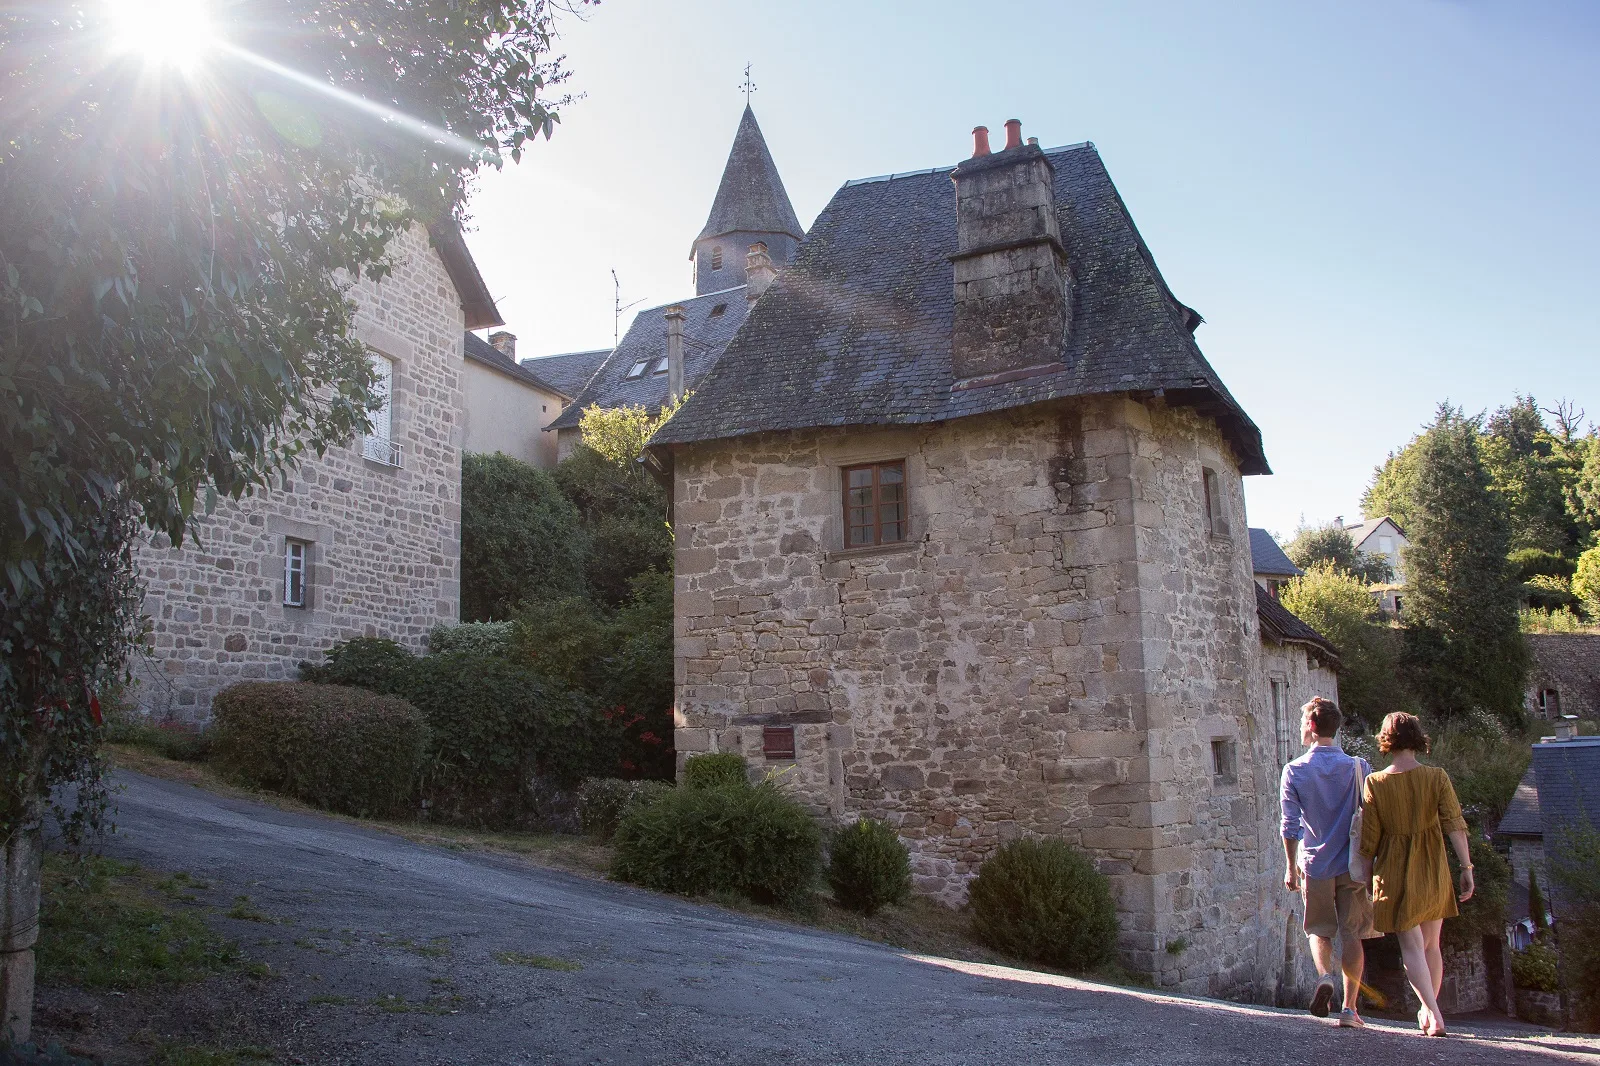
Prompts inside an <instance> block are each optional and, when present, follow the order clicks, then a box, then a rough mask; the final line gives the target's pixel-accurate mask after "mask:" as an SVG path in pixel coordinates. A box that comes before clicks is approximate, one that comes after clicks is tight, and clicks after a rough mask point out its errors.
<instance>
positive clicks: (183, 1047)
mask: <svg viewBox="0 0 1600 1066" xmlns="http://www.w3.org/2000/svg"><path fill="white" fill-rule="evenodd" d="M153 1061H154V1063H155V1066H247V1064H249V1063H260V1062H275V1061H277V1060H276V1059H275V1058H274V1057H273V1054H272V1052H270V1051H268V1050H267V1049H265V1048H259V1047H237V1048H217V1047H203V1046H201V1045H198V1044H167V1045H164V1046H163V1047H161V1048H160V1049H159V1050H158V1051H157V1052H156V1057H155V1059H154V1060H153Z"/></svg>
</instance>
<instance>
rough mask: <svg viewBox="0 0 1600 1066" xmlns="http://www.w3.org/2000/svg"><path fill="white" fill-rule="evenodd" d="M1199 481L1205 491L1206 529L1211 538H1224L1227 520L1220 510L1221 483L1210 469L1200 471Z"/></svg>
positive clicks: (1221, 502) (1226, 533) (1226, 530)
mask: <svg viewBox="0 0 1600 1066" xmlns="http://www.w3.org/2000/svg"><path fill="white" fill-rule="evenodd" d="M1200 480H1201V484H1202V486H1203V488H1204V490H1205V499H1206V529H1207V531H1208V532H1209V533H1210V534H1211V535H1212V536H1213V537H1226V536H1227V535H1228V519H1227V516H1226V515H1225V514H1224V512H1223V509H1222V505H1223V499H1222V482H1221V480H1220V479H1219V478H1218V477H1217V472H1216V471H1215V470H1213V469H1211V468H1210V467H1205V468H1203V469H1202V470H1201V471H1200Z"/></svg>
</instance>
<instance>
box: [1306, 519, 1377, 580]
mask: <svg viewBox="0 0 1600 1066" xmlns="http://www.w3.org/2000/svg"><path fill="white" fill-rule="evenodd" d="M1283 552H1284V554H1285V555H1287V556H1288V557H1289V561H1290V562H1292V563H1294V565H1296V566H1298V567H1300V568H1301V569H1302V570H1311V569H1317V568H1330V569H1332V570H1334V571H1336V572H1338V573H1341V574H1346V575H1348V576H1350V577H1353V578H1355V579H1356V580H1357V581H1359V582H1362V583H1363V584H1368V585H1373V584H1383V583H1385V582H1389V581H1393V580H1394V571H1393V570H1392V569H1390V567H1389V563H1388V560H1386V559H1384V558H1382V557H1381V556H1376V555H1362V554H1361V553H1360V552H1358V551H1356V544H1355V541H1354V540H1353V539H1352V538H1351V536H1350V533H1349V531H1348V530H1346V529H1345V528H1344V527H1343V526H1338V525H1328V526H1318V527H1311V526H1301V527H1300V528H1299V529H1297V530H1296V531H1295V535H1294V539H1293V540H1291V541H1290V542H1289V543H1288V544H1287V545H1285V546H1284V549H1283Z"/></svg>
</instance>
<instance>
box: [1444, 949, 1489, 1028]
mask: <svg viewBox="0 0 1600 1066" xmlns="http://www.w3.org/2000/svg"><path fill="white" fill-rule="evenodd" d="M1439 1009H1440V1010H1442V1011H1444V1012H1445V1014H1447V1015H1450V1014H1470V1013H1472V1012H1473V1011H1480V1010H1488V1009H1489V969H1488V967H1487V966H1486V965H1485V964H1484V959H1483V944H1482V943H1481V942H1480V943H1477V944H1473V945H1472V946H1471V947H1467V948H1462V949H1460V950H1457V951H1451V950H1449V949H1448V948H1446V950H1445V953H1444V982H1443V983H1442V984H1441V985H1440V987H1439Z"/></svg>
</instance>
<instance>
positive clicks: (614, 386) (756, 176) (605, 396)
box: [523, 105, 805, 459]
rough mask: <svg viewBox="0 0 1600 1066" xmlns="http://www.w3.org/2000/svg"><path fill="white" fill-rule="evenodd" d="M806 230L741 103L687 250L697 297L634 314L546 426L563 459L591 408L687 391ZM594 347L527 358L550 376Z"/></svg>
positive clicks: (651, 403)
mask: <svg viewBox="0 0 1600 1066" xmlns="http://www.w3.org/2000/svg"><path fill="white" fill-rule="evenodd" d="M804 234H805V230H803V229H802V228H801V226H800V220H799V219H798V218H796V217H795V213H794V206H793V205H792V204H791V203H790V202H789V193H788V192H787V191H786V190H785V189H784V187H783V179H782V178H781V177H779V175H778V167H777V164H776V163H774V162H773V161H772V153H771V152H770V151H769V150H768V149H767V141H766V138H765V137H763V136H762V134H761V127H760V126H759V125H757V124H756V116H755V112H753V111H751V110H750V108H749V106H748V105H746V106H745V109H744V116H743V117H742V118H741V119H740V120H739V129H738V131H737V132H736V133H735V134H734V138H733V148H732V150H730V151H729V153H728V162H727V165H726V166H725V167H724V168H723V171H722V181H721V183H720V184H719V185H718V186H717V195H716V198H715V199H714V200H713V201H712V204H711V213H710V215H709V216H708V217H707V219H706V224H705V226H704V227H702V228H701V230H700V235H699V236H698V237H696V238H695V239H694V244H693V246H692V248H691V249H690V254H689V258H690V259H691V260H692V261H693V262H694V291H695V295H694V296H693V297H691V298H689V299H686V300H682V301H679V302H678V303H676V304H663V305H662V306H660V307H652V308H650V309H649V310H647V311H640V312H639V313H638V315H636V316H635V317H634V320H633V324H632V325H631V326H630V327H628V332H627V333H626V334H624V335H623V337H622V340H621V341H620V342H619V343H618V344H617V346H616V348H615V349H613V350H612V351H611V352H610V353H609V354H608V355H607V356H606V357H605V359H604V360H603V361H602V362H600V363H599V365H598V366H596V367H595V368H594V369H593V370H592V371H591V373H590V374H589V376H588V378H587V379H586V380H585V382H584V386H583V389H582V391H581V393H580V394H579V395H578V397H577V400H576V402H574V403H573V404H572V405H571V406H570V407H568V408H567V410H566V411H565V412H563V413H562V415H561V417H559V418H557V419H554V420H553V421H551V422H549V423H548V424H547V425H546V429H547V430H549V432H550V433H552V434H553V435H555V436H556V437H557V439H558V445H557V449H558V450H557V454H558V455H559V457H560V458H562V459H565V458H566V457H567V456H568V455H571V454H572V449H573V448H575V447H577V445H578V441H579V439H580V432H579V422H580V421H581V420H582V418H583V412H584V411H585V410H587V409H588V408H590V407H594V406H598V407H602V408H608V409H609V408H613V407H623V406H631V405H638V406H642V407H645V408H647V409H649V410H651V411H658V410H660V408H661V406H662V405H663V404H664V403H665V402H666V401H667V399H668V398H669V396H670V395H671V394H672V392H673V391H674V388H673V383H674V382H675V381H676V382H677V383H678V385H677V391H679V392H682V391H683V390H693V389H694V388H695V385H696V383H697V382H698V381H699V380H700V378H701V376H702V375H704V374H705V373H706V371H708V370H710V369H711V367H712V366H713V365H714V364H715V363H716V361H717V359H718V357H719V356H721V355H722V351H723V349H724V348H726V347H727V345H728V342H729V341H730V340H732V339H733V335H734V333H736V332H737V331H738V329H739V326H740V325H741V324H742V323H743V322H744V319H745V313H746V311H747V309H748V307H749V305H751V304H753V303H755V301H756V300H757V299H759V298H760V296H761V294H762V293H763V292H765V291H766V289H767V286H768V285H770V284H771V283H772V279H773V278H774V277H776V276H777V274H778V272H779V271H780V270H781V269H782V268H783V267H784V266H786V265H787V264H788V263H789V261H790V260H791V259H793V258H794V252H795V249H796V248H797V247H798V246H799V243H800V239H801V238H802V237H803V236H804ZM674 308H681V309H682V311H683V317H682V318H681V319H678V320H676V321H673V320H672V319H671V318H669V314H668V313H669V312H670V311H672V310H673V309H674ZM594 354H595V353H592V352H591V353H583V352H575V353H569V354H566V355H557V356H547V357H545V358H544V359H537V360H529V361H524V363H523V365H524V366H527V367H528V368H529V369H531V370H533V371H534V372H535V373H537V374H540V375H541V376H543V377H545V378H546V380H551V381H554V380H556V374H555V373H551V372H547V371H546V370H545V366H546V365H547V364H556V363H557V362H558V361H560V362H561V363H563V364H566V365H570V366H584V365H587V364H588V360H587V359H585V358H584V357H585V356H593V355H594ZM675 363H676V365H677V367H678V369H677V370H674V369H673V367H674V364H675ZM552 369H554V367H553V366H552ZM563 369H565V366H563ZM674 374H678V375H679V376H678V377H676V378H675V377H674V376H673V375H674Z"/></svg>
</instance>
